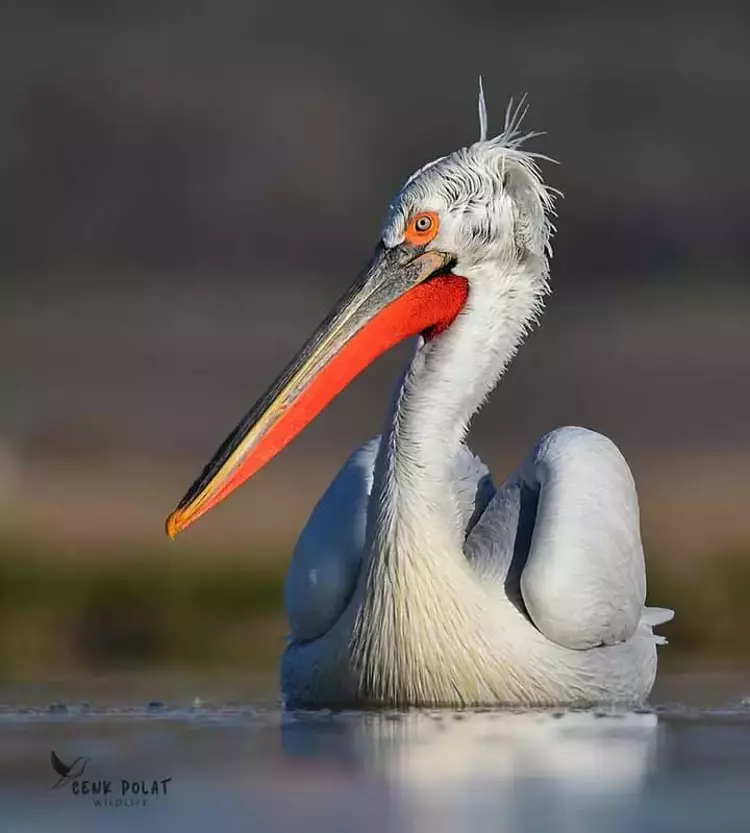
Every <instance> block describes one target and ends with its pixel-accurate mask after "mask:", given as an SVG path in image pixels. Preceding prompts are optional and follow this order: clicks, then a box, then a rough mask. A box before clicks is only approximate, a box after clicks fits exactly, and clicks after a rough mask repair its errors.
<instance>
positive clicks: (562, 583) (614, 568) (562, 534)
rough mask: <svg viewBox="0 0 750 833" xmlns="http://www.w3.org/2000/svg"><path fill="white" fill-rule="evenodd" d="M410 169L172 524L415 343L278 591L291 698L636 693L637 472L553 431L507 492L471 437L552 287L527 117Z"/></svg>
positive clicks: (394, 700)
mask: <svg viewBox="0 0 750 833" xmlns="http://www.w3.org/2000/svg"><path fill="white" fill-rule="evenodd" d="M479 114H480V140H479V141H478V142H476V143H475V144H473V145H471V146H469V147H467V148H462V149H460V150H457V151H456V152H454V153H452V154H450V155H448V156H444V157H442V158H440V159H437V160H435V161H434V162H431V163H429V164H428V165H425V166H424V167H422V168H421V169H420V170H419V171H417V172H416V173H415V174H414V175H413V176H411V177H410V178H409V179H408V181H407V182H406V184H405V185H404V187H403V188H402V189H401V191H400V192H399V193H398V195H397V196H396V199H395V200H394V201H393V203H392V204H391V206H390V209H389V212H388V216H387V219H386V222H385V225H384V227H383V230H382V235H381V241H380V244H379V245H378V247H377V249H376V253H375V256H374V258H373V260H372V262H371V263H370V265H369V266H368V268H367V269H366V270H365V271H364V272H363V274H362V276H361V277H360V279H359V280H358V281H357V282H356V283H355V284H354V286H353V287H352V288H351V289H350V290H349V291H348V292H347V293H346V294H345V295H344V296H343V297H342V299H341V300H340V301H339V302H338V304H337V305H336V306H335V307H334V309H333V311H332V312H331V314H330V315H329V316H328V318H327V319H326V320H325V321H324V322H323V324H322V325H321V326H320V327H319V328H318V329H317V330H316V331H315V333H313V335H312V336H311V338H310V339H309V340H308V342H307V343H306V344H305V345H304V347H303V348H302V349H301V350H300V352H299V354H298V356H297V357H296V358H295V359H294V360H293V361H292V362H291V364H290V365H289V366H288V367H287V368H286V369H285V370H284V371H283V372H282V374H281V375H280V376H279V378H278V379H277V380H276V381H275V382H274V383H273V385H272V386H271V387H270V388H269V390H268V391H267V393H266V394H265V395H264V396H263V397H261V399H260V400H259V401H258V402H257V403H256V405H255V406H254V407H253V409H252V410H251V411H250V412H249V413H248V414H247V416H246V417H245V418H244V419H243V420H242V421H241V422H240V424H239V425H238V426H237V428H236V429H235V430H234V431H233V432H232V433H231V434H230V436H229V437H228V438H227V439H226V440H225V442H224V443H223V444H222V445H221V447H220V448H219V450H218V451H217V453H216V454H215V455H214V457H213V459H212V460H211V461H210V462H209V463H208V465H207V466H206V467H205V468H204V470H203V472H202V473H201V475H200V476H199V477H198V479H197V480H196V481H195V483H194V484H193V486H192V487H191V488H190V490H189V491H188V493H187V494H186V495H185V497H184V498H183V500H182V502H181V503H180V505H179V506H178V508H177V509H176V510H175V512H173V513H172V515H171V516H170V518H169V520H168V524H167V529H168V531H169V534H170V535H175V534H177V532H179V531H180V530H181V529H183V528H184V527H185V526H187V525H188V524H189V523H191V522H192V521H193V520H195V519H196V518H197V517H199V516H200V515H202V514H203V513H204V512H206V511H208V510H209V509H210V508H211V507H212V506H214V505H216V503H218V502H219V501H220V500H222V499H223V498H224V497H226V495H227V494H229V493H230V492H231V491H232V490H233V489H234V488H236V487H237V486H238V485H239V484H240V483H242V482H243V481H244V480H245V479H246V478H247V477H249V476H251V475H252V474H253V473H254V472H255V471H257V470H258V469H259V468H260V467H261V466H263V465H265V463H267V462H268V461H269V460H270V459H271V458H272V457H273V456H274V455H275V454H277V453H278V452H279V451H280V450H281V449H282V448H283V447H284V446H285V445H286V443H288V442H289V441H290V440H291V439H292V437H293V436H295V435H296V434H297V433H299V431H301V430H302V429H303V428H304V426H305V425H306V424H307V423H308V422H309V421H310V420H311V419H313V418H314V417H315V415H316V414H317V413H319V412H320V410H322V408H324V407H325V405H326V404H327V403H328V402H330V401H331V399H332V398H333V396H335V395H336V393H337V392H338V391H339V390H341V388H342V387H343V386H345V385H346V384H348V382H349V381H351V379H353V378H354V377H355V376H356V375H357V373H358V372H360V371H361V370H362V369H363V368H364V367H365V366H367V364H368V363H369V362H370V361H372V359H373V358H374V357H375V356H376V355H377V354H379V353H380V352H383V350H385V349H388V347H390V346H391V345H393V344H395V343H396V342H397V341H399V340H401V339H403V338H405V337H407V336H409V335H412V334H420V335H419V337H418V338H417V342H416V346H415V349H414V353H413V355H412V357H411V359H410V361H409V363H408V365H407V367H406V369H405V371H404V373H403V375H402V377H401V379H400V380H399V382H398V385H397V386H396V390H395V393H394V395H393V399H392V401H391V404H390V407H389V409H388V413H387V416H386V420H385V425H384V429H383V433H382V436H381V437H378V438H376V439H374V440H372V441H370V442H368V443H367V444H365V445H364V446H362V448H360V449H359V450H358V451H356V452H355V453H354V454H353V455H352V457H351V458H350V459H349V461H348V462H347V463H346V464H345V466H344V467H343V469H342V470H341V472H340V473H339V474H338V476H337V477H336V479H335V480H334V482H333V483H332V484H331V486H330V488H329V489H328V491H327V492H326V493H325V495H324V496H323V498H322V499H321V501H320V502H319V503H318V505H317V507H316V508H315V510H314V512H313V513H312V516H311V518H310V520H309V522H308V524H307V526H306V528H305V529H304V531H303V532H302V535H301V537H300V539H299V543H298V544H297V547H296V549H295V552H294V555H293V558H292V564H291V567H290V569H289V574H288V577H287V582H286V590H285V607H286V611H287V615H288V617H289V622H290V626H291V637H290V642H289V645H288V647H287V649H286V651H285V653H284V657H283V660H282V675H281V676H282V688H283V691H284V694H285V696H286V698H287V701H288V702H289V703H290V704H295V705H305V706H344V705H354V704H359V705H362V704H368V705H396V706H410V705H418V706H422V705H430V706H434V705H449V706H468V705H479V704H481V705H496V704H503V705H540V704H576V705H583V704H591V703H601V702H618V703H635V702H640V701H642V700H643V699H644V698H646V697H647V696H648V693H649V691H650V690H651V686H652V684H653V681H654V675H655V673H656V644H657V642H659V641H662V640H660V639H659V638H658V637H656V636H654V634H653V633H652V627H653V626H654V625H658V624H660V623H662V622H665V621H667V620H668V619H669V618H671V615H672V612H671V611H666V610H659V609H648V608H645V607H644V604H645V597H646V576H645V567H644V560H643V551H642V547H641V539H640V530H639V520H638V501H637V497H636V492H635V486H634V484H633V479H632V476H631V474H630V470H629V469H628V466H627V464H626V462H625V460H624V459H623V457H622V455H621V454H620V452H619V451H618V449H617V448H616V447H615V445H614V444H613V443H612V442H611V441H610V440H609V439H607V438H606V437H603V436H601V435H599V434H596V433H594V432H592V431H587V430H585V429H582V428H563V429H559V430H557V431H553V432H552V433H551V434H548V435H547V436H545V437H544V438H542V440H541V441H540V442H539V444H538V445H537V446H536V448H535V449H534V451H533V452H532V454H531V455H530V456H529V457H528V459H527V460H526V461H525V462H524V463H523V464H522V465H521V467H520V468H519V470H518V471H517V472H516V473H515V474H513V475H512V476H511V477H510V478H509V479H508V480H507V481H506V482H505V483H504V484H503V485H502V486H501V487H500V488H499V489H496V488H495V486H494V485H493V483H492V479H491V477H490V475H489V472H488V471H487V468H486V466H484V464H483V463H481V462H480V461H479V460H477V459H476V458H475V457H474V456H473V454H472V453H471V452H470V451H469V450H468V449H467V447H466V445H465V444H464V439H465V436H466V433H467V430H468V427H469V422H470V420H471V417H472V415H473V414H474V413H475V412H476V411H477V409H478V408H479V407H480V406H481V404H482V403H483V402H484V400H485V399H486V397H487V396H488V394H489V393H490V391H491V390H492V389H493V388H494V387H495V385H496V383H497V381H498V380H499V378H500V377H501V375H502V373H503V371H504V370H505V368H506V367H507V365H508V363H509V362H510V360H511V359H512V358H513V356H514V354H515V352H516V350H517V349H518V347H519V345H520V343H521V341H522V339H523V337H524V335H525V334H526V333H527V331H528V330H529V328H530V327H531V326H532V325H533V324H534V323H535V322H536V321H537V319H538V317H539V315H540V313H541V310H542V305H543V300H544V297H545V295H546V294H547V293H548V291H549V284H548V258H549V255H550V236H551V232H552V224H551V221H550V217H551V215H552V214H553V203H554V194H553V192H552V191H551V190H550V189H548V188H547V187H546V186H545V185H544V183H543V181H542V178H541V175H540V172H539V169H538V167H537V159H538V157H535V156H533V155H532V154H529V153H527V152H526V151H525V150H524V149H523V146H522V145H523V142H524V140H525V138H528V137H523V136H521V134H520V133H519V130H518V123H519V120H520V115H521V114H520V110H519V109H518V108H517V109H516V110H515V112H513V113H511V112H510V110H509V116H508V117H507V118H506V127H505V130H504V131H503V133H502V134H501V135H500V136H498V137H495V138H492V139H487V138H486V136H487V118H486V108H485V105H484V100H483V97H482V96H481V95H480V102H479Z"/></svg>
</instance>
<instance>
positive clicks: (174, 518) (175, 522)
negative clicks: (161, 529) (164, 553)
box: [166, 511, 182, 541]
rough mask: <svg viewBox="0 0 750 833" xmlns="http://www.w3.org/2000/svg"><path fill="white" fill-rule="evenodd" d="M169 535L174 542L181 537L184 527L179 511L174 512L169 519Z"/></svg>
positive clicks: (167, 525)
mask: <svg viewBox="0 0 750 833" xmlns="http://www.w3.org/2000/svg"><path fill="white" fill-rule="evenodd" d="M166 527H167V535H168V536H169V537H170V539H171V540H172V541H174V539H175V538H176V537H177V536H178V535H179V533H180V530H181V529H182V525H181V524H180V513H179V512H178V511H174V512H172V514H171V515H170V516H169V517H168V518H167V524H166Z"/></svg>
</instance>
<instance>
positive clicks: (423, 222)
mask: <svg viewBox="0 0 750 833" xmlns="http://www.w3.org/2000/svg"><path fill="white" fill-rule="evenodd" d="M439 228H440V218H439V217H438V215H437V214H436V213H435V212H434V211H420V213H419V214H415V215H414V216H413V217H412V218H411V220H409V225H408V226H407V227H406V231H405V232H404V240H406V242H407V243H411V244H412V245H414V246H424V245H425V243H429V242H430V240H432V239H433V238H434V237H435V235H436V234H437V233H438V229H439Z"/></svg>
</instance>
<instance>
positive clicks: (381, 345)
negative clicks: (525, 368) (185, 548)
mask: <svg viewBox="0 0 750 833" xmlns="http://www.w3.org/2000/svg"><path fill="white" fill-rule="evenodd" d="M450 261H451V257H450V256H449V255H445V254H442V253H440V252H425V251H424V250H423V247H415V246H412V245H408V244H403V245H401V246H396V247H394V248H392V249H386V248H385V247H384V246H383V245H382V244H381V245H380V246H379V247H378V250H377V251H376V253H375V256H374V257H373V259H372V261H371V263H370V264H369V266H368V267H367V268H366V269H365V271H364V272H363V273H362V276H361V277H360V278H359V280H357V281H356V282H355V284H354V285H353V286H352V288H351V289H350V290H349V291H348V292H347V293H346V294H345V295H344V296H343V298H341V300H340V301H339V302H338V303H337V304H336V306H335V307H334V308H333V310H332V311H331V313H330V314H329V315H328V317H327V318H326V319H325V321H323V323H322V324H321V325H320V326H319V327H318V329H317V330H316V331H315V332H314V333H313V335H312V336H311V338H310V339H309V340H308V341H307V343H306V344H305V346H304V347H303V348H302V349H301V350H300V351H299V353H298V354H297V356H296V357H295V358H294V359H293V360H292V362H291V363H290V364H289V365H288V367H287V368H286V370H284V372H283V373H282V374H281V375H280V376H279V378H278V379H277V380H276V381H275V382H274V383H273V384H272V385H271V387H270V388H269V389H268V390H267V391H266V393H265V394H264V395H263V396H262V397H261V398H260V399H259V400H258V401H257V402H256V403H255V405H254V406H253V408H252V409H251V410H250V412H249V413H248V414H247V416H245V418H244V419H243V420H242V422H240V424H239V425H238V426H237V427H236V428H235V429H234V431H232V433H231V434H230V435H229V436H228V437H227V438H226V440H224V442H223V443H222V445H221V447H220V448H219V450H218V451H217V452H216V454H214V456H213V458H212V459H211V460H210V462H209V463H208V465H207V466H206V467H205V468H204V469H203V472H202V473H201V475H200V476H199V477H198V479H197V480H196V481H195V483H193V485H192V486H191V487H190V489H189V490H188V492H187V494H186V495H185V497H184V498H183V499H182V500H181V501H180V503H179V505H178V507H177V509H175V511H174V512H172V514H171V515H170V516H169V518H168V519H167V533H168V535H169V536H170V537H171V538H174V537H175V536H176V535H177V533H179V532H181V531H182V530H183V529H185V527H187V526H189V525H190V524H191V523H192V522H193V521H195V520H196V519H197V518H199V517H200V516H201V515H203V514H204V513H205V512H207V511H208V510H209V509H211V508H212V507H214V506H216V504H217V503H219V502H220V501H221V500H223V499H224V498H225V497H226V496H227V495H228V494H229V493H230V492H232V491H233V490H234V489H236V488H237V487H238V486H239V485H241V484H242V483H243V482H244V481H245V480H247V479H248V478H249V477H251V476H252V475H253V474H255V473H256V472H257V471H258V470H259V469H260V468H262V467H263V466H264V465H265V464H266V463H268V462H269V460H271V459H272V458H273V457H275V456H276V455H277V454H278V453H279V452H280V451H281V449H282V448H284V447H285V446H286V445H287V444H288V443H289V442H291V440H292V439H294V437H295V436H296V435H297V434H299V433H300V432H301V431H302V430H303V429H304V428H305V426H307V425H308V424H309V423H310V422H311V421H312V420H313V419H314V418H315V417H316V416H317V415H318V414H319V413H320V412H321V411H322V410H323V409H324V408H325V407H326V406H327V405H328V404H329V402H331V400H332V399H333V398H334V397H335V396H336V395H337V394H338V393H340V392H341V391H342V390H343V389H344V388H345V387H346V386H347V385H348V384H349V382H351V381H352V379H354V378H355V377H356V376H357V375H359V374H360V373H361V372H362V371H363V370H364V369H365V368H366V367H367V366H368V365H369V364H370V363H371V362H372V361H374V360H375V359H376V358H377V357H378V356H379V355H381V354H382V353H384V352H385V351H386V350H388V349H389V348H391V347H393V346H394V345H395V344H397V343H398V342H400V341H402V340H403V339H405V338H407V337H409V336H413V335H417V334H418V333H425V334H426V335H427V336H428V337H429V336H430V335H432V334H435V333H437V332H440V331H442V330H443V329H445V328H446V327H447V326H448V325H449V324H450V323H451V322H452V321H453V320H454V318H455V317H456V316H457V315H458V313H459V312H460V310H461V308H462V307H463V305H464V303H465V302H466V298H467V296H468V283H467V281H466V280H465V279H464V278H460V277H457V276H456V275H453V274H450V272H449V271H448V268H449V263H450Z"/></svg>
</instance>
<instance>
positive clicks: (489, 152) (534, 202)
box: [382, 92, 555, 278]
mask: <svg viewBox="0 0 750 833" xmlns="http://www.w3.org/2000/svg"><path fill="white" fill-rule="evenodd" d="M483 101H484V99H483V96H482V95H481V92H480V136H481V137H482V138H480V140H479V141H478V142H475V143H474V144H472V145H470V146H469V147H465V148H460V149H459V150H456V151H454V152H453V153H451V154H449V155H448V156H443V157H441V158H439V159H436V160H435V161H433V162H430V163H428V164H427V165H425V166H424V167H422V168H420V170H418V171H417V172H416V173H415V174H413V175H412V176H411V177H410V178H409V179H408V180H407V182H406V183H405V185H404V186H403V187H402V188H401V190H400V191H399V193H398V194H397V195H396V198H395V199H394V200H393V202H392V203H391V206H390V208H389V211H388V216H387V219H386V222H385V224H384V227H383V232H382V239H383V243H384V244H385V246H386V247H388V248H390V247H393V246H396V245H398V244H399V243H401V242H402V241H403V239H404V234H405V232H406V228H407V225H408V223H409V220H410V218H412V217H413V216H414V215H415V214H417V213H419V212H434V213H436V214H437V215H438V216H439V218H440V228H439V231H438V233H437V235H436V236H435V237H434V238H433V239H432V240H431V241H430V243H429V245H428V246H427V250H431V249H432V250H437V251H442V252H449V253H451V254H453V255H454V256H455V264H456V265H455V271H456V272H457V273H458V274H461V275H465V276H466V277H468V278H471V276H472V272H474V271H475V270H476V268H477V267H478V266H481V265H482V264H483V263H485V262H487V261H492V262H495V263H496V264H497V265H498V266H500V267H502V268H505V269H507V268H509V267H510V268H512V267H513V266H514V265H516V266H520V265H523V264H524V263H526V262H527V261H529V260H533V261H537V264H536V265H537V269H535V270H534V271H535V272H536V273H537V274H541V275H543V276H544V277H545V278H546V275H547V258H548V256H549V254H550V237H551V234H552V231H553V226H552V223H551V221H550V218H551V216H552V215H554V196H555V192H554V191H553V190H552V189H550V188H548V187H547V186H546V185H545V184H544V182H543V181H542V178H541V174H540V171H539V167H538V165H537V160H538V159H540V158H543V157H540V156H539V155H538V154H533V153H529V152H528V151H525V150H524V149H523V144H524V143H525V142H526V141H527V140H528V139H529V138H532V137H533V136H535V135H537V134H534V133H530V134H523V133H521V131H520V125H521V121H522V119H523V116H524V115H525V110H524V109H522V107H520V106H519V107H518V108H516V109H515V110H512V109H511V108H509V110H508V114H507V115H506V121H505V128H504V130H503V131H502V133H500V134H499V135H498V136H496V137H494V138H492V139H486V138H484V136H483V134H484V132H485V130H486V122H484V121H483V116H482V114H483V112H484V108H483Z"/></svg>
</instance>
